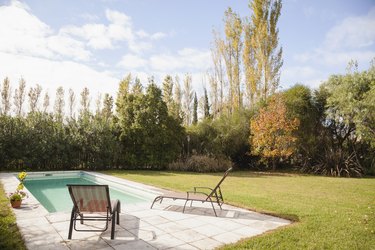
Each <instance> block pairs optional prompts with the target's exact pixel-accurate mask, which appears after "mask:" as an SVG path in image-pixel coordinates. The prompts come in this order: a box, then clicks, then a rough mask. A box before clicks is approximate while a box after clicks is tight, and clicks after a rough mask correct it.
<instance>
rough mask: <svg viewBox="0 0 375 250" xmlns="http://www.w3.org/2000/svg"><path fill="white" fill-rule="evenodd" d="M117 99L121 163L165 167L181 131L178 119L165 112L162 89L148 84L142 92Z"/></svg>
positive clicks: (171, 157)
mask: <svg viewBox="0 0 375 250" xmlns="http://www.w3.org/2000/svg"><path fill="white" fill-rule="evenodd" d="M120 101H121V102H122V103H123V106H118V116H119V120H118V126H119V129H120V141H121V142H122V145H123V152H124V153H125V157H124V160H125V162H124V164H125V165H127V166H131V167H148V168H164V167H166V165H167V164H168V163H169V162H171V161H173V160H174V159H176V157H177V156H178V154H179V152H180V149H179V146H180V142H181V141H182V138H183V137H184V131H183V128H182V127H181V126H180V124H179V121H178V120H176V119H175V118H174V117H172V116H170V115H168V110H167V106H166V103H165V102H164V101H163V99H162V94H161V90H160V89H159V88H158V87H157V86H156V85H155V84H150V85H149V86H148V87H147V90H146V93H145V94H142V93H140V94H134V93H129V94H127V95H126V96H124V97H123V99H120Z"/></svg>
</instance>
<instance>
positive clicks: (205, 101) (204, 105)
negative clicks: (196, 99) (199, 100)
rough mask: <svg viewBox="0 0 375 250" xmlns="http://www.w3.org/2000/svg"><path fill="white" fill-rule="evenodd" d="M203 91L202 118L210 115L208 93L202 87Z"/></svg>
mask: <svg viewBox="0 0 375 250" xmlns="http://www.w3.org/2000/svg"><path fill="white" fill-rule="evenodd" d="M203 92H204V97H203V98H204V100H203V102H204V103H203V111H204V118H209V117H210V104H209V102H208V94H207V89H206V88H203Z"/></svg>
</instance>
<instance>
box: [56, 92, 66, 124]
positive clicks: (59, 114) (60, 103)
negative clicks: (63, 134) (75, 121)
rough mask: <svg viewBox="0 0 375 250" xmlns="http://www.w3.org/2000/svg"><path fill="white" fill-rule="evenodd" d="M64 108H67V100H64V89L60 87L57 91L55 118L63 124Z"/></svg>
mask: <svg viewBox="0 0 375 250" xmlns="http://www.w3.org/2000/svg"><path fill="white" fill-rule="evenodd" d="M64 107H65V100H64V89H63V87H58V88H57V90H56V100H55V107H54V112H55V117H56V120H57V121H58V122H60V123H62V121H63V118H64Z"/></svg>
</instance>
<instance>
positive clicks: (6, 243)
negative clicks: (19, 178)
mask: <svg viewBox="0 0 375 250" xmlns="http://www.w3.org/2000/svg"><path fill="white" fill-rule="evenodd" d="M0 249H4V250H5V249H26V247H25V244H24V242H23V240H22V238H21V234H20V233H19V231H18V228H17V225H16V218H15V216H14V214H13V212H12V208H11V207H10V205H9V200H8V199H7V197H6V196H5V193H4V189H3V186H2V185H1V183H0Z"/></svg>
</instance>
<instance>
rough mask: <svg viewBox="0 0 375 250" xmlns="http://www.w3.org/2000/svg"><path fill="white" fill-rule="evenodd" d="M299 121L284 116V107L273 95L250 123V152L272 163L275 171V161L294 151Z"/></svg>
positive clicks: (280, 100)
mask: <svg viewBox="0 0 375 250" xmlns="http://www.w3.org/2000/svg"><path fill="white" fill-rule="evenodd" d="M298 126H299V120H298V119H297V118H294V119H290V118H288V117H287V114H286V106H285V104H284V101H283V99H282V97H281V96H280V95H274V96H273V97H272V98H271V99H270V100H269V103H268V105H267V106H266V107H264V108H261V109H260V111H259V114H258V115H257V116H255V117H253V119H251V122H250V131H251V133H252V135H251V138H250V140H251V145H252V149H251V152H252V153H253V154H255V155H261V156H262V157H264V158H265V159H268V161H269V162H272V168H273V170H275V169H276V163H277V160H279V159H283V158H287V157H289V156H291V155H292V154H293V153H294V151H295V145H294V144H295V141H296V139H297V138H296V137H295V136H294V135H293V132H294V131H295V130H297V128H298Z"/></svg>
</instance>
